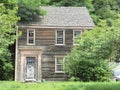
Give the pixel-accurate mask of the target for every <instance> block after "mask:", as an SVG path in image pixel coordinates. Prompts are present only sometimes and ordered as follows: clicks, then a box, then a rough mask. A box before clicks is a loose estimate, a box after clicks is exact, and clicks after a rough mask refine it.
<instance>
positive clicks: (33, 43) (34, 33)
mask: <svg viewBox="0 0 120 90" xmlns="http://www.w3.org/2000/svg"><path fill="white" fill-rule="evenodd" d="M29 30H33V34H34V37H33V38H34V39H33V43H29ZM27 45H35V29H27Z"/></svg>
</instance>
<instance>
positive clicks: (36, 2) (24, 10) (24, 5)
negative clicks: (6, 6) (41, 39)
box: [17, 0, 49, 22]
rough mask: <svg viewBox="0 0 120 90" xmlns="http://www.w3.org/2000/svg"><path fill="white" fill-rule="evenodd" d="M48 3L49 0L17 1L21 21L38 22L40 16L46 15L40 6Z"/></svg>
mask: <svg viewBox="0 0 120 90" xmlns="http://www.w3.org/2000/svg"><path fill="white" fill-rule="evenodd" d="M48 2H49V0H17V3H18V7H19V8H18V16H19V17H20V18H21V19H20V21H22V22H25V21H27V22H28V21H36V20H37V19H38V18H39V16H43V15H44V14H45V13H46V11H44V10H41V9H40V6H41V5H45V4H46V3H48Z"/></svg>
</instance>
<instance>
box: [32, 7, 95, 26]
mask: <svg viewBox="0 0 120 90" xmlns="http://www.w3.org/2000/svg"><path fill="white" fill-rule="evenodd" d="M41 9H43V10H46V11H47V14H46V15H45V16H43V17H42V19H41V20H40V21H39V22H34V23H32V24H31V25H39V26H44V27H45V26H46V27H93V26H94V23H93V21H92V19H91V17H90V15H89V13H88V10H87V9H86V7H53V6H46V7H41Z"/></svg>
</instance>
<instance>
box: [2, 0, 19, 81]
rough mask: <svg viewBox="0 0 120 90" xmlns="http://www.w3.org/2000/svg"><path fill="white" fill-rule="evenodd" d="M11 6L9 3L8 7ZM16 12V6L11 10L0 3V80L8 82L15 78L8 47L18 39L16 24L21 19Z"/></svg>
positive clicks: (4, 3)
mask: <svg viewBox="0 0 120 90" xmlns="http://www.w3.org/2000/svg"><path fill="white" fill-rule="evenodd" d="M9 1H10V0H9ZM10 4H11V3H10ZM10 4H9V2H8V5H10ZM4 5H5V6H4ZM14 5H15V4H14ZM16 12H17V7H16V5H15V6H14V7H12V8H11V7H8V6H6V2H4V1H3V2H2V3H0V80H8V79H12V77H13V76H12V75H13V66H12V61H11V54H10V52H9V50H8V47H9V45H11V44H13V43H14V41H15V39H16V37H17V36H16V35H15V33H16V30H17V25H16V23H17V21H18V19H19V18H18V17H17V16H16Z"/></svg>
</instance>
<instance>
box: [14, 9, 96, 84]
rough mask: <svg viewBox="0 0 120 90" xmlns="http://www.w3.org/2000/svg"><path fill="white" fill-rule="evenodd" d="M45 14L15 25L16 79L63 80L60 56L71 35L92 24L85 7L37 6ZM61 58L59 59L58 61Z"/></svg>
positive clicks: (71, 40) (72, 36)
mask: <svg viewBox="0 0 120 90" xmlns="http://www.w3.org/2000/svg"><path fill="white" fill-rule="evenodd" d="M41 8H42V9H44V10H47V14H46V15H45V16H43V17H42V19H40V20H37V21H36V22H29V23H27V24H21V25H19V30H18V32H19V31H21V32H22V35H21V36H20V37H19V39H18V40H17V41H16V62H15V80H16V81H21V82H25V81H36V82H37V81H40V80H42V79H45V80H47V81H59V80H65V79H66V74H65V72H64V69H63V66H64V59H62V58H64V56H65V55H67V54H68V53H69V52H70V51H71V47H72V46H73V45H75V44H76V43H75V42H74V38H76V36H77V35H80V34H82V32H83V31H84V30H88V29H92V28H93V27H94V23H93V21H92V19H91V17H90V15H89V13H88V11H87V9H86V8H85V7H41ZM61 60H62V61H61Z"/></svg>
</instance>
